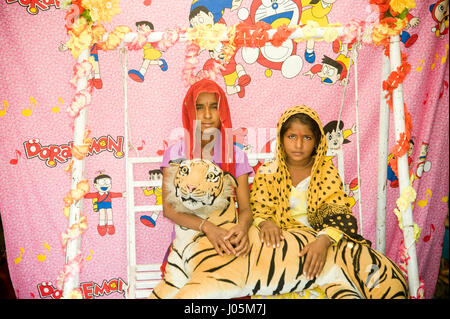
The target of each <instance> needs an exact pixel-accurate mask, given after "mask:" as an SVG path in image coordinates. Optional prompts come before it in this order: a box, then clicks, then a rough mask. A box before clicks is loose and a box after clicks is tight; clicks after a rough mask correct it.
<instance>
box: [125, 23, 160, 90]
mask: <svg viewBox="0 0 450 319" xmlns="http://www.w3.org/2000/svg"><path fill="white" fill-rule="evenodd" d="M136 27H137V32H138V36H139V34H140V35H143V36H148V35H149V34H150V32H151V31H153V30H154V26H153V24H152V23H151V22H149V21H138V22H136ZM154 45H155V44H154V43H151V42H147V43H145V44H144V47H143V49H144V59H143V61H142V65H141V68H140V69H139V70H135V69H131V70H129V71H128V76H129V77H130V78H131V79H133V80H134V81H136V82H139V83H142V82H144V80H145V73H147V69H148V67H149V66H150V65H151V64H152V65H157V66H159V68H160V69H161V71H167V69H168V66H167V62H166V60H164V59H163V58H161V57H162V53H161V51H159V50H158V49H156V48H155V47H154Z"/></svg>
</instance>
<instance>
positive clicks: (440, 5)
mask: <svg viewBox="0 0 450 319" xmlns="http://www.w3.org/2000/svg"><path fill="white" fill-rule="evenodd" d="M448 1H449V0H439V1H437V2H435V3H433V4H432V5H430V13H431V17H432V18H433V20H434V22H436V24H435V26H434V27H433V28H432V29H431V31H432V32H434V34H435V35H436V37H438V38H441V39H443V38H444V35H446V34H447V33H448V23H449V22H448Z"/></svg>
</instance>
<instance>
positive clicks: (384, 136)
mask: <svg viewBox="0 0 450 319" xmlns="http://www.w3.org/2000/svg"><path fill="white" fill-rule="evenodd" d="M382 59H383V60H382V71H381V90H380V91H381V93H380V115H379V125H378V128H379V130H378V170H377V172H378V184H377V231H376V249H377V250H378V251H379V252H381V253H383V254H384V253H385V251H386V181H387V160H388V148H389V142H388V140H389V118H390V114H389V106H388V104H387V102H386V98H385V95H386V91H385V90H383V81H385V80H387V78H388V76H389V74H390V73H391V65H390V61H389V58H388V57H387V56H386V55H384V54H383V58H382Z"/></svg>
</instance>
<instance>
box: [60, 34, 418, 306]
mask: <svg viewBox="0 0 450 319" xmlns="http://www.w3.org/2000/svg"><path fill="white" fill-rule="evenodd" d="M329 28H331V27H328V28H325V27H322V28H317V29H316V34H315V36H314V38H317V39H320V38H323V36H324V34H325V32H326V31H327V29H329ZM332 28H333V29H335V30H336V31H337V32H338V34H339V35H340V36H341V35H343V27H332ZM268 32H269V36H270V37H272V36H273V34H274V32H275V30H269V31H268ZM359 32H360V30H359ZM162 36H163V32H152V33H151V34H150V35H149V39H148V41H150V42H155V41H159V40H161V39H162ZM136 37H137V33H135V32H130V33H128V34H126V35H125V37H124V39H123V41H122V45H123V44H125V43H128V42H131V41H133V40H134V39H135V38H136ZM289 38H291V39H295V38H305V36H304V34H303V31H302V29H301V28H299V29H297V30H296V31H295V32H293V33H292V34H291V36H290V37H289ZM179 40H180V42H184V41H186V40H187V38H186V36H185V35H182V36H180V39H179ZM224 40H226V39H224ZM122 48H124V47H123V46H122ZM88 57H89V49H85V50H83V51H82V52H81V53H80V55H79V56H78V59H77V60H78V62H79V63H81V62H83V61H85V60H87V59H88ZM400 64H401V54H400V37H399V36H398V35H396V36H392V37H391V38H390V59H387V58H386V57H385V56H383V61H382V70H383V71H382V79H381V83H382V81H383V80H385V79H386V78H387V75H389V73H390V70H395V69H396V68H397V67H398V66H400ZM123 76H124V75H123ZM355 81H357V79H355ZM87 84H88V83H87V79H86V78H80V79H78V81H77V83H76V92H77V93H78V92H80V91H82V90H83V89H85V88H86V87H87ZM380 94H381V97H380V118H379V119H380V122H379V128H380V131H379V145H378V150H379V152H378V186H377V187H378V193H377V230H376V234H377V239H376V248H377V250H379V251H380V252H382V253H384V250H385V225H386V176H387V154H388V136H389V134H388V133H389V110H388V109H387V103H386V101H385V98H384V93H383V89H381V93H380ZM124 97H125V127H126V128H129V126H128V124H129V123H128V106H127V91H126V80H124ZM403 106H404V103H403V89H402V85H399V87H398V88H396V89H394V91H393V115H394V123H395V127H394V130H395V138H396V140H398V139H399V138H400V134H401V133H403V132H404V131H405V114H404V107H403ZM386 109H387V110H386ZM87 112H88V107H85V108H83V109H82V110H81V111H80V113H79V115H78V116H77V117H76V118H75V121H74V139H73V141H74V142H73V145H74V146H78V145H82V144H83V139H84V133H85V129H86V123H87ZM125 131H126V132H125V145H131V143H130V142H129V140H130V137H129V134H128V133H129V132H128V129H126V130H125ZM358 149H359V148H358ZM125 156H126V161H127V168H128V167H129V166H128V163H129V161H130V159H129V157H128V149H127V151H126V152H125ZM358 162H359V156H358ZM84 166H85V161H84V158H83V159H81V160H80V159H76V158H73V168H72V176H71V189H75V188H76V186H77V184H78V183H79V182H80V181H82V180H83V177H84ZM358 167H359V163H358ZM127 173H128V172H127ZM398 173H399V176H398V179H399V186H400V187H399V191H400V193H401V192H402V190H403V189H405V188H406V187H408V186H409V169H408V160H407V155H406V154H405V155H403V156H401V157H399V158H398ZM358 174H359V170H358ZM358 177H359V176H358ZM359 183H361V179H359ZM129 184H130V183H129V182H128V181H127V190H128V189H129V188H130V187H133V186H132V185H129ZM360 188H361V187H360ZM128 200H129V199H128V198H127V203H128ZM360 207H361V206H360ZM82 208H83V201H82V200H79V201H75V202H74V203H73V204H72V205H71V206H70V213H69V218H68V227H71V226H73V225H74V224H77V223H79V222H80V217H81V211H82ZM127 210H128V204H127ZM402 215H403V218H402V220H403V236H404V243H405V247H406V249H407V252H408V254H409V256H410V259H409V262H408V264H407V273H408V285H409V291H410V295H411V296H416V294H417V292H418V289H419V273H418V265H417V254H416V246H415V238H414V221H413V216H412V209H411V203H409V204H408V208H407V209H406V210H405V211H403V212H402ZM133 216H134V214H133ZM133 222H134V220H133ZM130 240H131V239H130V238H128V237H127V247H128V244H129V241H130ZM80 246H81V237H78V238H76V239H74V240H72V241H69V242H68V244H67V247H66V258H65V263H66V264H68V263H70V262H72V261H74V260H75V259H76V258H77V257H78V256H79V255H80ZM131 271H132V269H131ZM129 273H130V271H129ZM78 286H79V269H77V270H75V271H73V273H72V275H71V276H70V277H69V278H68V279H67V280H66V281H65V283H64V285H63V297H64V298H68V296H69V295H70V293H71V292H72V291H73V289H75V288H77V287H78ZM129 286H130V283H129ZM129 288H130V287H129ZM132 289H134V288H132ZM132 295H133V294H131V295H130V297H133V296H132Z"/></svg>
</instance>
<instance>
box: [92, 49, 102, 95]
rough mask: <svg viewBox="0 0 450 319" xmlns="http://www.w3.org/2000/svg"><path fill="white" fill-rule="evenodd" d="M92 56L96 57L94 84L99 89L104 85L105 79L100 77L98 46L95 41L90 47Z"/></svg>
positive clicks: (94, 62)
mask: <svg viewBox="0 0 450 319" xmlns="http://www.w3.org/2000/svg"><path fill="white" fill-rule="evenodd" d="M89 52H90V56H91V57H93V58H94V61H93V63H92V65H93V67H94V78H93V79H92V84H93V85H94V87H95V88H96V89H97V90H100V89H101V88H102V87H103V81H102V79H101V77H100V64H99V62H98V46H97V43H94V44H93V45H92V46H91V47H90V49H89Z"/></svg>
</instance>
